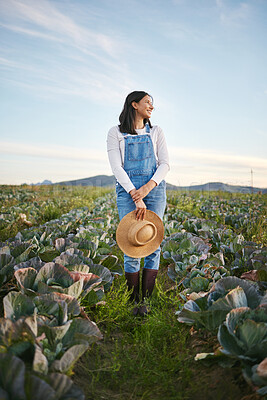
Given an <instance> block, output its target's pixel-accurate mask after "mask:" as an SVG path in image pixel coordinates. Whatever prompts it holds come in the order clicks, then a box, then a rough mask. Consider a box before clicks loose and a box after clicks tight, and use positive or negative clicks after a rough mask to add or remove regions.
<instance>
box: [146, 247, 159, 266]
mask: <svg viewBox="0 0 267 400" xmlns="http://www.w3.org/2000/svg"><path fill="white" fill-rule="evenodd" d="M159 261H160V247H158V248H157V250H156V251H154V253H152V254H150V255H149V256H147V257H145V259H144V268H147V269H157V270H158V269H159Z"/></svg>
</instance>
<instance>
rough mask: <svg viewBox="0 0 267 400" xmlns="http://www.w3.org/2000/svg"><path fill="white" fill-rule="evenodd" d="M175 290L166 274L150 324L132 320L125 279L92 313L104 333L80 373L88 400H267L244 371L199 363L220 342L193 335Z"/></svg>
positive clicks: (153, 303) (116, 283) (159, 281)
mask: <svg viewBox="0 0 267 400" xmlns="http://www.w3.org/2000/svg"><path fill="white" fill-rule="evenodd" d="M170 285H171V282H170V280H169V278H168V277H167V273H166V270H164V269H163V270H161V271H160V273H159V275H158V279H157V286H156V288H155V290H154V292H153V296H152V298H151V302H150V305H151V310H152V311H151V313H150V314H149V316H147V317H145V318H141V317H134V316H133V315H132V314H131V307H132V306H131V303H130V302H129V296H128V293H127V290H126V282H125V278H124V277H118V276H117V277H116V279H115V281H114V284H113V287H112V289H111V290H110V291H109V292H108V294H107V296H106V302H105V304H103V305H99V306H97V307H96V308H95V309H90V308H89V307H88V308H87V309H86V310H87V312H88V314H89V317H90V318H91V319H92V320H93V321H95V322H96V323H97V325H98V326H99V328H100V330H101V332H102V333H103V340H102V341H100V342H98V343H96V344H94V345H92V347H91V349H90V350H89V351H88V352H87V353H86V354H85V355H84V356H83V357H82V358H81V359H80V360H79V362H78V363H77V365H76V366H75V369H74V376H73V378H74V381H75V382H76V383H77V384H78V385H79V386H80V387H81V388H82V389H83V390H84V393H85V398H86V400H102V399H105V400H106V399H109V400H113V399H114V400H126V399H127V400H128V399H131V400H137V399H138V400H141V399H142V400H180V399H198V400H214V399H216V400H241V399H242V400H257V399H262V397H260V396H258V395H256V394H255V393H254V392H253V391H252V389H251V388H250V387H249V386H248V385H247V383H246V382H245V381H244V379H243V377H242V373H241V368H240V366H238V365H237V366H236V367H234V368H231V369H229V368H228V369H227V368H226V369H223V368H221V367H220V366H219V365H217V364H214V363H213V364H209V365H204V364H203V362H196V361H194V356H195V355H196V354H197V353H198V352H204V351H207V352H211V351H213V349H214V348H215V347H216V346H217V345H218V342H217V340H216V336H215V335H213V336H212V335H207V333H205V332H199V331H198V332H192V331H193V330H192V329H191V330H190V327H188V326H185V325H183V324H180V323H179V322H178V321H177V318H176V315H175V311H176V310H178V308H179V298H178V296H177V293H174V292H173V291H172V290H169V291H168V290H167V288H168V287H170ZM84 306H85V307H86V302H84ZM192 333H193V334H192Z"/></svg>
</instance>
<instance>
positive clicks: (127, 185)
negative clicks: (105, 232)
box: [107, 91, 169, 315]
mask: <svg viewBox="0 0 267 400" xmlns="http://www.w3.org/2000/svg"><path fill="white" fill-rule="evenodd" d="M153 109H154V107H153V100H152V97H151V96H150V95H149V94H148V93H146V92H143V91H135V92H132V93H130V94H129V95H128V96H127V97H126V100H125V103H124V107H123V110H122V112H121V115H120V117H119V121H120V124H119V125H118V126H114V127H113V128H111V129H110V130H109V132H108V138H107V150H108V157H109V162H110V165H111V169H112V172H113V174H114V176H115V178H116V179H117V183H116V194H117V206H118V212H119V218H120V220H121V219H122V218H123V217H124V216H125V215H126V214H128V213H129V212H131V211H133V210H136V218H137V219H144V218H145V213H146V208H147V209H149V210H151V211H154V212H155V213H156V214H157V215H158V216H159V217H160V218H161V219H162V218H163V214H164V211H165V207H166V183H165V181H164V178H165V176H166V174H167V172H168V171H169V157H168V151H167V147H166V142H165V138H164V134H163V131H162V129H161V128H160V127H159V126H152V125H151V122H150V117H151V113H152V111H153ZM159 261H160V247H159V248H158V249H157V250H156V251H155V252H154V253H152V254H150V255H149V256H147V257H145V259H144V269H143V275H142V301H143V300H144V298H145V297H149V296H150V295H151V294H152V291H153V289H154V285H155V279H156V276H157V273H158V269H159ZM124 269H125V277H126V280H127V285H128V289H129V290H130V289H132V295H131V299H132V300H133V301H134V302H135V303H136V304H137V303H139V281H140V278H139V274H140V259H136V258H131V257H129V256H127V255H124ZM138 312H139V314H141V315H144V314H146V313H147V309H146V306H145V305H144V304H143V305H141V306H140V307H139V308H138V307H135V308H134V314H137V313H138Z"/></svg>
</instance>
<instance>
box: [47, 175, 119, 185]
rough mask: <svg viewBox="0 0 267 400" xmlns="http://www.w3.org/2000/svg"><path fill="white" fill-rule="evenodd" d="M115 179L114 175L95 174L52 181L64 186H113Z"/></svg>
mask: <svg viewBox="0 0 267 400" xmlns="http://www.w3.org/2000/svg"><path fill="white" fill-rule="evenodd" d="M115 183H116V179H115V177H114V175H111V176H108V175H97V176H92V177H91V178H84V179H75V180H73V181H64V182H58V183H54V185H66V186H100V187H103V186H114V185H115Z"/></svg>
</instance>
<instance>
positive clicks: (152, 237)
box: [116, 210, 164, 258]
mask: <svg viewBox="0 0 267 400" xmlns="http://www.w3.org/2000/svg"><path fill="white" fill-rule="evenodd" d="M163 236H164V227H163V223H162V221H161V219H160V217H159V216H158V215H157V214H156V213H154V212H153V211H150V210H146V216H145V219H144V220H143V221H138V220H137V219H136V215H135V211H131V212H130V213H129V214H127V215H125V217H123V218H122V220H121V221H120V223H119V225H118V228H117V232H116V240H117V244H118V246H119V248H120V249H121V250H122V251H123V253H124V254H126V255H127V256H129V257H133V258H141V257H146V256H148V255H149V254H151V253H153V252H154V251H155V250H156V249H157V248H158V247H159V245H160V243H161V242H162V240H163Z"/></svg>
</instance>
